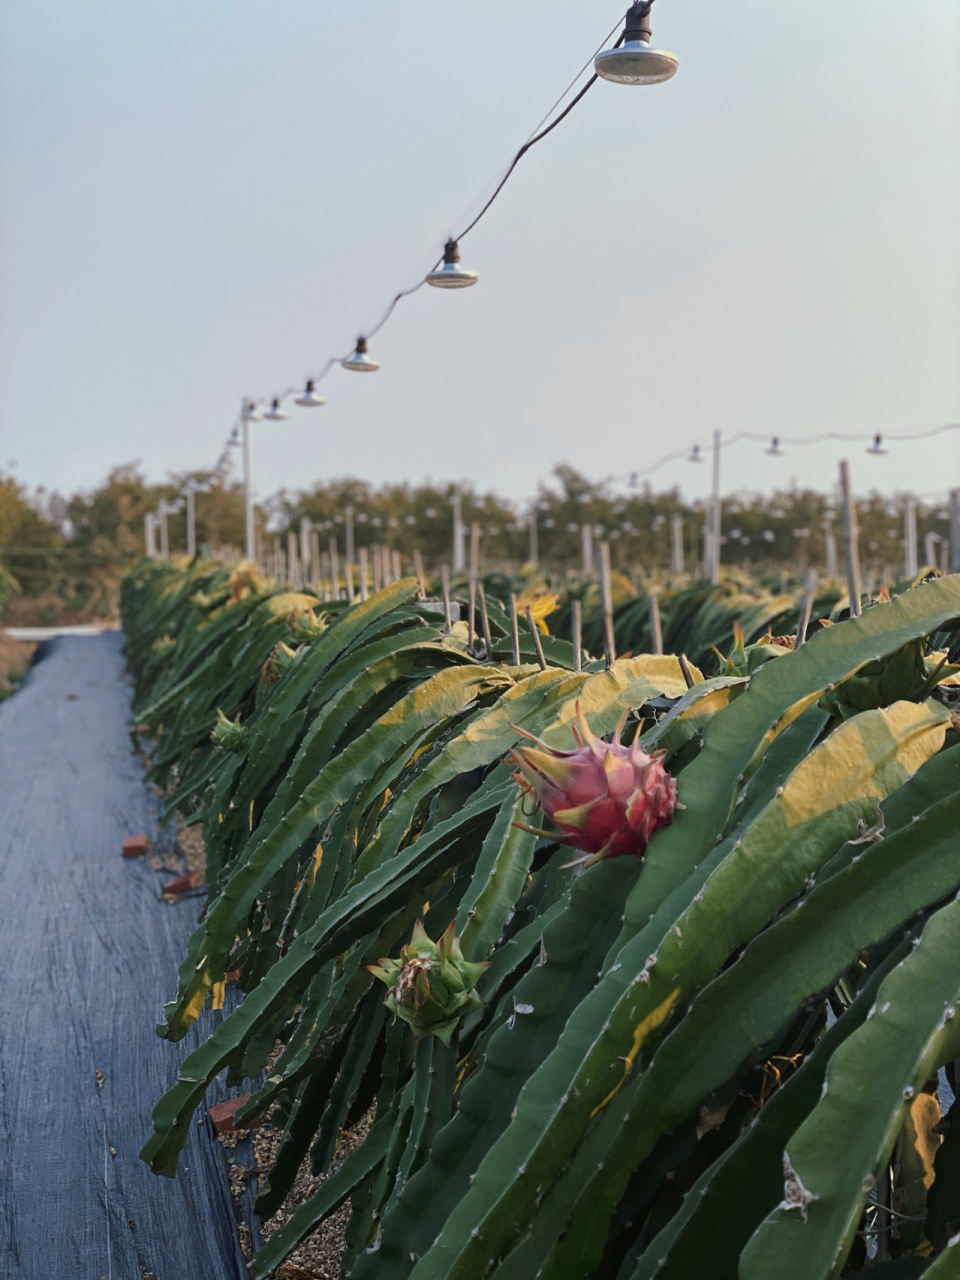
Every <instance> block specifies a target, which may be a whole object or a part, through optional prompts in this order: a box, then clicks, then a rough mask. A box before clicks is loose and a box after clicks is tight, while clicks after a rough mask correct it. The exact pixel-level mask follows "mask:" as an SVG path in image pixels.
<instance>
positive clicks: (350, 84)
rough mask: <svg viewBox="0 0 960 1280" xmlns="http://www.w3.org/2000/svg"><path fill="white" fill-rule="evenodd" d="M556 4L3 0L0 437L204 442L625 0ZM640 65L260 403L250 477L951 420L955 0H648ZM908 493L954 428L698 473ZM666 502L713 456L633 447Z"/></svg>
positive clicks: (155, 456)
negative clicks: (455, 265) (647, 81)
mask: <svg viewBox="0 0 960 1280" xmlns="http://www.w3.org/2000/svg"><path fill="white" fill-rule="evenodd" d="M624 7H625V6H624V5H623V0H618V2H616V3H613V4H609V5H600V4H597V3H592V4H589V5H588V4H586V3H583V2H582V0H581V2H579V3H578V2H577V0H554V3H553V4H551V5H548V4H546V3H538V4H533V3H530V2H529V0H487V2H486V3H484V4H482V5H466V4H456V5H451V4H449V3H445V4H440V3H438V0H416V2H414V0H377V3H376V4H365V5H360V6H343V5H339V4H338V5H334V4H332V3H330V0H319V3H318V2H317V0H312V2H311V3H307V2H306V0H286V2H285V3H284V4H282V5H278V4H273V5H268V4H264V3H263V2H262V0H260V2H259V3H254V2H253V0H230V3H227V2H226V0H204V3H203V4H202V5H198V4H196V3H195V2H191V3H187V0H167V2H166V3H165V4H164V5H154V6H143V5H130V4H129V3H127V2H124V3H121V2H120V0H86V2H85V3H84V4H83V5H78V4H76V3H75V0H73V2H70V3H68V2H67V0H6V2H5V4H4V5H3V7H2V11H0V50H2V52H0V467H7V466H8V465H9V463H10V462H12V461H14V460H15V462H16V468H15V472H14V474H16V475H17V476H18V477H19V478H20V479H21V480H23V481H24V482H25V483H28V484H30V485H31V486H32V485H37V484H44V485H46V486H48V487H49V488H57V489H59V490H61V491H62V492H72V491H74V490H76V489H78V488H84V487H87V488H89V487H92V486H93V485H95V484H96V483H97V482H98V481H99V480H101V479H102V478H103V477H104V476H105V475H106V473H107V471H108V470H109V468H110V467H111V466H113V465H116V464H118V463H125V462H132V461H139V463H140V465H141V466H142V468H143V469H144V471H145V472H146V473H147V475H148V476H149V477H150V478H151V479H155V480H159V479H162V478H163V477H164V476H165V475H166V474H167V473H168V472H170V471H184V470H188V469H199V468H205V467H212V466H213V465H214V463H215V462H216V460H217V458H218V457H219V456H220V453H221V451H222V449H223V446H224V442H225V440H226V439H227V437H228V435H229V433H230V431H231V428H232V426H233V424H234V421H235V420H236V417H237V410H238V407H239V404H240V400H241V397H242V396H244V395H250V396H270V395H272V394H276V393H278V392H282V391H284V390H285V389H286V388H287V387H290V386H292V385H296V384H299V383H301V382H302V381H303V379H304V378H305V377H306V376H308V375H309V374H310V373H312V372H315V371H317V370H318V369H319V368H320V367H322V365H323V364H324V362H325V361H326V359H327V357H328V356H331V355H334V354H343V353H344V352H345V351H346V350H348V349H349V348H350V346H351V345H352V342H353V339H354V338H355V337H356V335H357V334H358V333H360V332H362V331H363V329H364V328H365V327H369V325H370V324H371V323H372V322H373V321H374V320H375V319H376V317H377V316H378V314H379V313H380V311H381V310H382V308H383V306H384V304H385V303H386V302H387V301H388V300H389V299H390V297H391V296H392V295H393V294H394V293H395V292H396V290H397V289H398V288H401V287H403V286H405V285H409V284H410V283H412V282H414V281H416V279H418V278H419V276H420V275H421V274H422V273H423V271H424V270H425V269H426V268H427V267H428V266H429V265H430V264H431V263H432V261H433V260H434V259H435V258H436V257H437V256H439V253H440V251H441V249H442V245H443V241H444V240H445V239H446V237H447V235H448V234H450V233H451V232H456V231H457V230H458V229H460V228H462V227H463V226H464V225H465V223H466V222H467V221H468V220H469V215H470V213H471V212H472V211H475V210H476V209H477V208H478V207H479V203H480V202H482V198H483V197H484V196H485V195H487V194H489V192H490V190H491V189H492V185H493V183H494V182H495V180H496V179H497V177H498V175H499V173H500V172H501V171H502V169H503V167H504V165H505V164H506V162H507V161H508V160H509V158H510V157H511V155H512V154H513V152H514V151H515V150H516V148H517V146H518V145H519V144H520V143H522V142H523V141H524V140H525V139H526V137H527V136H528V135H529V134H530V132H531V130H532V129H533V128H534V126H535V125H536V124H537V122H538V120H540V118H541V117H542V116H543V115H544V113H545V112H546V111H547V110H548V109H549V107H550V106H551V104H552V103H553V102H554V101H555V100H556V99H557V97H558V96H559V95H560V94H561V92H562V91H563V90H564V88H565V87H566V86H567V84H568V83H569V82H570V81H571V80H572V79H573V77H574V76H575V75H576V73H577V72H578V71H579V70H580V68H581V67H583V66H584V64H586V63H588V61H589V60H590V58H591V57H592V55H593V53H594V51H595V50H596V48H597V47H598V46H599V45H600V44H601V42H602V41H603V40H604V38H605V37H606V35H607V33H608V32H609V31H611V29H613V28H614V26H615V24H617V22H618V19H619V18H620V17H621V16H622V10H623V8H624ZM652 19H653V44H654V45H655V46H659V47H662V48H667V49H670V50H672V51H673V52H674V53H675V54H676V55H677V57H678V59H679V69H678V71H677V74H676V76H675V77H674V78H673V79H672V80H671V81H670V82H668V83H666V84H662V85H656V86H648V87H624V86H617V85H613V84H609V83H606V82H603V81H601V82H599V83H597V84H596V85H594V87H593V88H592V89H591V90H590V92H589V93H588V94H587V95H586V97H585V98H584V99H583V101H582V102H581V103H580V104H579V105H578V106H577V107H575V108H574V110H573V112H572V113H571V115H570V116H569V117H568V118H567V119H566V120H564V121H563V122H562V123H561V124H560V125H559V126H558V127H557V129H555V130H554V131H553V132H552V133H551V134H550V135H549V137H547V138H546V139H545V140H544V141H543V142H541V143H539V144H538V145H537V146H536V147H535V148H533V149H532V150H531V151H530V153H529V154H528V155H527V156H526V157H525V158H524V159H523V160H522V161H521V162H520V165H519V166H518V168H517V170H516V171H515V173H514V175H513V177H512V178H511V179H510V181H509V182H508V184H507V186H506V187H505V188H504V190H503V192H502V194H501V195H500V197H499V198H498V200H497V202H496V204H495V205H494V206H493V207H492V209H491V210H490V212H489V213H488V214H487V216H486V217H485V218H484V220H483V221H482V222H481V224H480V225H479V226H478V227H477V228H476V229H475V230H474V231H473V232H471V233H470V235H468V236H467V237H466V238H465V239H464V240H463V242H462V244H461V253H462V257H463V264H464V265H465V266H468V267H471V268H473V269H474V270H476V271H478V272H479V275H480V280H479V283H478V284H477V285H476V287H474V288H471V289H467V290H461V291H456V292H446V291H441V290H433V289H429V288H428V289H422V290H420V291H419V292H418V293H416V294H415V295H414V296H413V297H411V298H409V299H406V300H405V301H404V302H402V303H401V304H400V306H399V307H398V308H397V310H396V312H395V313H394V315H393V317H392V318H391V320H390V322H389V323H388V324H387V326H386V327H385V328H384V329H383V331H382V333H380V334H379V335H378V336H377V338H376V339H375V341H373V342H372V343H371V353H372V354H373V355H374V356H375V357H376V358H377V359H378V360H380V362H381V369H380V371H379V372H378V373H376V374H371V375H363V374H355V373H349V372H346V371H344V370H342V369H340V368H339V367H338V368H335V369H334V371H333V372H332V373H331V374H330V376H329V377H328V378H326V380H325V381H324V382H323V384H322V389H323V392H324V394H325V395H326V396H327V397H328V403H327V405H326V406H325V407H324V408H322V409H310V410H307V409H299V410H294V411H293V413H292V415H291V418H290V420H289V421H288V422H280V423H271V422H262V423H257V424H255V425H254V427H253V432H254V436H253V448H254V459H255V483H256V490H257V494H258V496H260V497H264V496H266V495H268V494H269V493H272V492H275V491H276V490H278V489H280V488H281V487H286V488H293V489H295V488H298V487H307V486H309V485H311V484H312V483H314V482H315V481H317V480H322V479H325V478H329V477H334V476H342V475H355V476H360V477H363V478H365V479H368V480H370V481H373V482H376V483H380V482H385V481H394V480H411V481H418V480H422V479H426V478H432V479H434V480H470V481H472V482H473V483H475V484H476V485H477V486H479V487H480V488H482V489H485V488H494V489H497V490H498V491H500V492H501V493H503V494H504V495H506V496H508V497H511V498H515V499H517V500H522V499H523V498H525V497H526V496H529V495H531V494H533V493H534V492H535V491H536V488H537V485H538V483H541V482H543V481H545V480H547V479H548V478H549V476H550V473H551V470H552V468H553V467H554V466H555V465H556V464H558V463H561V462H566V463H569V464H571V465H573V466H575V467H577V468H578V469H580V470H581V471H583V472H584V473H585V474H586V475H588V476H589V477H590V478H591V479H594V480H600V479H603V478H605V477H614V478H618V479H617V480H616V483H617V484H621V483H623V481H624V478H625V477H626V476H627V475H629V473H630V472H632V471H640V472H642V471H643V470H644V469H646V468H650V467H651V466H653V465H654V464H655V463H657V461H658V460H659V459H660V458H661V457H662V456H663V455H664V454H666V453H669V452H672V451H674V450H685V449H687V448H688V447H689V446H690V445H692V444H693V443H694V442H696V441H699V442H700V443H701V444H702V445H704V444H707V443H708V442H709V441H710V439H711V437H712V434H713V432H714V431H718V430H719V431H720V432H721V433H723V436H725V437H730V436H732V435H734V434H736V433H738V432H744V431H745V432H752V433H756V434H758V435H761V436H764V437H765V436H772V435H779V436H786V437H791V436H796V437H810V436H813V435H817V434H821V433H825V432H849V433H854V434H858V433H873V432H881V433H888V434H909V433H913V432H919V431H922V430H926V429H930V428H933V427H937V426H940V425H942V424H945V423H949V422H960V361H958V356H960V9H958V7H957V5H956V3H955V0H916V2H915V3H913V4H911V5H910V6H908V7H904V6H903V5H902V4H899V3H898V4H894V3H893V2H892V0H840V2H839V3H838V0H831V2H830V3H827V0H807V3H806V4H804V5H802V6H799V7H798V6H797V5H786V4H770V3H769V0H763V2H761V0H728V2H727V3H725V4H722V5H721V4H717V3H716V0H657V3H656V4H655V6H654V10H653V14H652ZM841 457H847V458H849V459H850V463H851V468H852V475H853V482H854V486H855V488H856V489H857V490H858V491H866V490H868V489H870V488H877V489H880V490H881V491H883V492H889V493H893V492H894V491H896V490H904V489H910V490H912V491H914V492H916V493H919V494H927V495H930V496H934V495H936V496H937V497H938V496H939V494H940V493H942V492H943V491H944V490H945V489H946V488H948V487H950V486H952V485H957V484H960V432H955V433H954V432H951V433H948V434H946V435H943V436H940V437H938V438H935V439H930V440H926V441H918V442H916V443H910V442H906V443H899V444H893V445H891V449H890V452H889V454H888V455H887V456H886V457H880V458H878V457H872V456H868V455H867V454H866V453H865V449H864V445H863V443H846V444H843V443H837V442H828V443H825V444H821V445H816V446H813V445H808V446H800V445H798V446H794V447H791V448H788V449H785V456H783V457H780V458H773V457H769V456H768V455H767V454H766V452H765V450H764V446H763V445H762V444H760V443H756V442H744V443H740V444H735V445H731V446H730V447H729V449H725V450H724V451H723V453H722V461H723V488H724V490H725V491H727V492H732V491H734V490H741V489H746V490H752V491H760V492H768V491H770V490H772V489H773V488H775V487H778V486H780V487H783V486H786V485H788V484H790V483H797V484H799V485H801V486H806V485H809V486H812V487H815V488H818V489H822V490H827V489H829V488H831V487H832V486H833V484H834V483H835V479H836V474H837V462H838V460H839V459H840V458H841ZM650 480H651V483H652V484H653V485H654V486H655V487H656V488H661V487H663V488H668V487H672V486H674V485H679V486H681V488H682V490H683V492H684V493H685V494H686V495H687V496H688V497H696V496H700V495H701V494H702V493H703V492H705V491H706V489H707V488H708V486H709V482H710V478H709V467H708V466H707V467H703V466H701V467H695V466H691V465H690V464H688V463H686V462H685V461H683V460H682V459H678V460H677V461H674V462H671V463H668V464H667V465H665V466H663V467H662V468H660V469H659V470H657V471H656V472H654V473H653V474H651V476H650Z"/></svg>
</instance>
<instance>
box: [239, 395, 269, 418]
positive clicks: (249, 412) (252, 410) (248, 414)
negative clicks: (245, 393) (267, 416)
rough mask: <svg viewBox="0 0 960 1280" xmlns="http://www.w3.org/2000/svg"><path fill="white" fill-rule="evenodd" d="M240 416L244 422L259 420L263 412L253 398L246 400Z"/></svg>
mask: <svg viewBox="0 0 960 1280" xmlns="http://www.w3.org/2000/svg"><path fill="white" fill-rule="evenodd" d="M240 417H241V418H242V419H243V420H244V422H259V421H260V419H261V418H262V417H263V414H262V413H261V412H260V410H259V409H258V408H257V406H256V405H255V404H254V403H253V401H252V400H244V402H243V408H242V409H241V410H240Z"/></svg>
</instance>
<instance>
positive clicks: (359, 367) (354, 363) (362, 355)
mask: <svg viewBox="0 0 960 1280" xmlns="http://www.w3.org/2000/svg"><path fill="white" fill-rule="evenodd" d="M340 363H341V364H342V365H343V367H344V369H352V370H353V371H354V372H355V373H375V372H376V371H377V369H379V368H380V363H379V361H377V360H371V359H370V357H369V356H368V355H367V340H366V338H360V339H358V341H357V349H356V351H354V353H353V355H352V356H348V357H347V359H346V360H341V361H340Z"/></svg>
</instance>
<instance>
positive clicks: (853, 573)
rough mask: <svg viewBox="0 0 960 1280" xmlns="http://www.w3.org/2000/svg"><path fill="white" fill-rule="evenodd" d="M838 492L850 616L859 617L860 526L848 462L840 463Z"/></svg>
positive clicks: (844, 460)
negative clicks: (840, 504) (851, 487)
mask: <svg viewBox="0 0 960 1280" xmlns="http://www.w3.org/2000/svg"><path fill="white" fill-rule="evenodd" d="M840 492H841V495H842V500H843V553H844V556H845V557H846V561H847V591H848V592H849V594H850V617H851V618H859V617H860V526H859V525H858V523H857V508H856V504H855V503H854V501H853V494H852V493H851V492H850V464H849V463H848V462H847V460H846V458H844V459H843V460H842V462H841V463H840Z"/></svg>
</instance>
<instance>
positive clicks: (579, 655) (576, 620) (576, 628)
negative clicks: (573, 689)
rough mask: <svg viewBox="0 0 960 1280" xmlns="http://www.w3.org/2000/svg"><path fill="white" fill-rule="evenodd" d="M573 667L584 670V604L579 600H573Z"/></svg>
mask: <svg viewBox="0 0 960 1280" xmlns="http://www.w3.org/2000/svg"><path fill="white" fill-rule="evenodd" d="M572 621H573V669H574V671H582V670H583V606H582V605H581V603H580V601H579V600H574V602H573V619H572Z"/></svg>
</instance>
